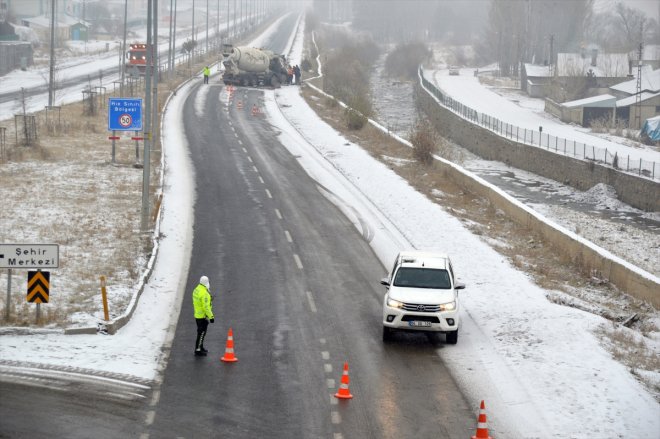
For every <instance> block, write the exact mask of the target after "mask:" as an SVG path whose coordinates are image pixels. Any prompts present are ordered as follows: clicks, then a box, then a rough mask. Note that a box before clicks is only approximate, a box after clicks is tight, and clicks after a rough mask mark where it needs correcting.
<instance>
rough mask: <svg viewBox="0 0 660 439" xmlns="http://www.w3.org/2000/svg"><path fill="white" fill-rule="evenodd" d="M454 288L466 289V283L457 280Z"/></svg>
mask: <svg viewBox="0 0 660 439" xmlns="http://www.w3.org/2000/svg"><path fill="white" fill-rule="evenodd" d="M454 289H455V290H464V289H465V284H464V283H463V282H456V283H455V284H454Z"/></svg>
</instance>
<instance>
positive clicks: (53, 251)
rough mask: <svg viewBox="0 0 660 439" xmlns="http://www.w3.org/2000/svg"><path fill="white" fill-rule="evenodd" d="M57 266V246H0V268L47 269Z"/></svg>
mask: <svg viewBox="0 0 660 439" xmlns="http://www.w3.org/2000/svg"><path fill="white" fill-rule="evenodd" d="M59 264H60V246H59V244H0V268H16V269H28V268H32V269H33V268H36V269H47V268H57V267H58V266H59Z"/></svg>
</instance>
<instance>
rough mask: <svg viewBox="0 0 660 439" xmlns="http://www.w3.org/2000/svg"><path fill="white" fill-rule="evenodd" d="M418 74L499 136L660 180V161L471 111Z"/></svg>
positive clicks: (446, 101) (442, 98)
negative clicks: (621, 154) (649, 159)
mask: <svg viewBox="0 0 660 439" xmlns="http://www.w3.org/2000/svg"><path fill="white" fill-rule="evenodd" d="M419 77H420V80H421V82H422V84H423V85H424V86H425V87H426V88H427V89H428V90H429V91H430V92H431V93H432V94H433V95H434V96H435V97H436V98H437V99H438V101H439V102H440V103H441V104H442V105H443V106H444V107H445V108H447V109H449V110H451V111H452V112H453V113H455V114H457V115H459V116H461V117H462V118H463V119H465V120H468V121H470V122H472V123H474V124H476V125H479V126H481V127H483V128H486V129H488V130H490V131H492V132H494V133H496V134H498V135H500V136H502V137H506V138H508V139H511V140H513V141H515V142H517V143H521V144H525V145H530V146H535V147H538V148H543V149H546V150H548V151H552V152H555V153H557V154H563V155H566V156H570V157H573V158H577V159H583V160H589V161H593V162H596V163H602V164H604V165H607V166H611V167H612V168H614V169H616V170H619V171H625V172H629V173H635V174H637V175H639V176H641V177H645V178H648V179H651V180H660V163H657V162H653V161H647V160H643V159H642V158H639V159H637V158H631V157H630V155H628V156H625V157H624V156H619V155H618V154H617V153H616V152H614V153H613V151H608V150H607V148H601V147H598V146H594V145H588V144H586V143H582V142H577V141H575V140H568V139H565V138H562V137H557V136H552V135H550V134H544V133H543V132H542V131H537V130H530V129H527V128H520V127H519V126H516V125H513V124H510V123H507V122H504V121H502V120H500V119H498V118H496V117H493V116H491V115H489V114H485V113H482V112H479V111H477V110H474V109H473V108H470V107H468V106H467V105H464V104H463V103H461V102H460V101H457V100H456V99H454V98H452V97H451V96H449V95H447V94H445V93H443V92H442V90H440V89H438V88H437V87H436V86H435V84H433V83H432V82H430V81H429V80H428V79H426V78H425V77H424V74H423V70H422V67H421V66H420V67H419Z"/></svg>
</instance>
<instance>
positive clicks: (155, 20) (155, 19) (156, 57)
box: [151, 0, 160, 146]
mask: <svg viewBox="0 0 660 439" xmlns="http://www.w3.org/2000/svg"><path fill="white" fill-rule="evenodd" d="M153 1H154V8H153V11H154V17H153V23H154V27H153V28H154V48H153V56H154V59H153V75H154V78H153V82H152V83H151V89H152V91H153V104H152V105H153V107H152V108H153V111H152V112H151V113H152V116H153V119H154V121H153V123H152V124H151V132H152V133H154V135H153V137H154V140H153V141H152V142H151V145H152V146H153V145H155V144H156V142H157V139H158V138H159V128H160V123H159V119H158V76H159V69H160V54H159V53H158V22H159V21H160V20H159V15H158V2H159V1H160V0H153Z"/></svg>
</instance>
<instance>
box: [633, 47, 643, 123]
mask: <svg viewBox="0 0 660 439" xmlns="http://www.w3.org/2000/svg"><path fill="white" fill-rule="evenodd" d="M643 53H644V43H639V49H638V52H637V88H636V90H635V120H634V122H633V128H637V129H640V128H642V55H643Z"/></svg>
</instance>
